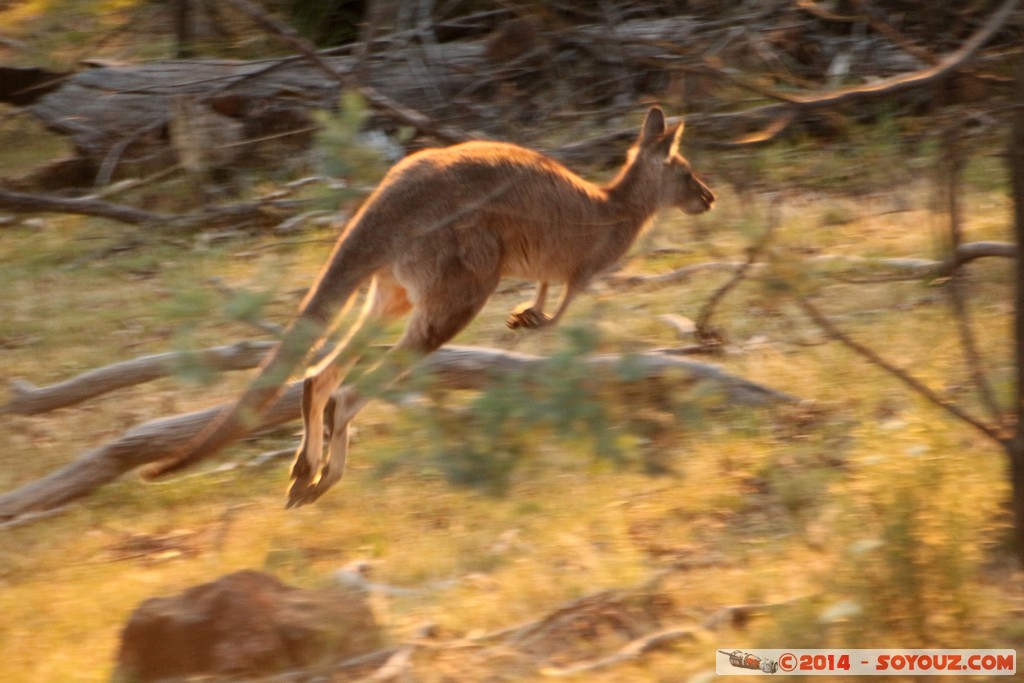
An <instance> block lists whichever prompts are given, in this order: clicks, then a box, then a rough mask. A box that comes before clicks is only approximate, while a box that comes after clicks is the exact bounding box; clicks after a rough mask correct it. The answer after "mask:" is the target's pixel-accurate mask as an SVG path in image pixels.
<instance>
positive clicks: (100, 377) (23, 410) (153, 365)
mask: <svg viewBox="0 0 1024 683" xmlns="http://www.w3.org/2000/svg"><path fill="white" fill-rule="evenodd" d="M274 344H275V342H239V343H237V344H231V345H230V346H217V347H214V348H211V349H203V350H201V351H196V352H171V353H157V354H152V355H148V356H140V357H139V358H134V359H132V360H129V361H124V362H122V363H114V364H113V365H108V366H106V367H102V368H97V369H95V370H89V371H88V372H83V373H82V374H80V375H76V376H75V377H72V378H71V379H68V380H66V381H63V382H58V383H57V384H50V385H47V386H44V387H36V386H33V385H32V384H30V383H29V382H26V381H24V380H14V381H12V382H11V397H10V400H9V401H8V402H7V405H6V406H4V407H3V409H2V410H0V412H4V413H10V414H14V415H38V414H39V413H45V412H48V411H50V410H56V409H57V408H63V407H66V406H70V405H74V404H76V403H81V402H82V401H87V400H89V399H91V398H95V397H97V396H101V395H103V394H106V393H109V392H111V391H116V390H118V389H124V388H125V387H130V386H134V385H136V384H143V383H145V382H152V381H153V380H156V379H160V378H161V377H167V376H168V375H170V374H173V373H174V370H175V368H176V367H181V366H182V365H183V364H185V363H190V364H191V363H194V364H198V365H200V366H201V367H204V368H210V369H211V370H217V371H225V370H246V369H249V368H254V367H256V366H257V365H259V363H260V361H261V360H262V359H263V357H264V356H265V355H266V354H267V352H268V351H269V350H270V349H271V348H273V346H274Z"/></svg>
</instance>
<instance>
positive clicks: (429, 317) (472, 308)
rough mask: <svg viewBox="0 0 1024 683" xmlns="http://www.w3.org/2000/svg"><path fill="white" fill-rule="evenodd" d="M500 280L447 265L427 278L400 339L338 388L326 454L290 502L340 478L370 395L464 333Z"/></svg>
mask: <svg viewBox="0 0 1024 683" xmlns="http://www.w3.org/2000/svg"><path fill="white" fill-rule="evenodd" d="M497 284H498V272H497V268H495V270H494V273H493V274H488V276H485V277H480V276H479V275H478V274H477V273H475V272H473V271H469V270H466V269H464V268H461V269H460V268H459V267H458V266H449V267H448V268H445V269H444V271H443V276H442V277H441V278H440V281H438V282H431V283H428V286H426V287H421V288H419V291H416V292H415V293H414V296H413V297H412V298H413V302H414V303H413V308H412V317H411V318H410V319H409V324H408V326H407V327H406V329H405V332H404V333H403V335H402V337H401V339H400V340H399V341H398V343H397V344H395V346H394V347H393V348H392V349H391V350H390V351H388V353H386V354H385V356H384V358H383V359H381V361H380V362H379V363H378V364H377V365H375V366H374V367H372V368H370V369H368V370H367V371H366V372H364V373H363V374H362V375H361V376H359V377H358V378H357V379H356V381H355V382H354V383H351V384H345V385H343V386H341V387H339V388H338V389H337V390H336V391H334V393H333V395H332V397H331V399H330V401H329V405H328V414H327V415H326V419H327V421H328V423H329V424H330V425H331V428H330V430H329V432H330V441H329V444H328V455H327V458H326V460H324V461H323V463H322V466H321V468H320V471H319V472H318V474H317V475H316V476H314V477H311V478H303V479H299V478H296V479H295V481H293V482H292V485H291V488H290V489H289V491H288V507H295V506H301V505H307V504H309V503H312V502H314V501H315V500H317V499H318V498H319V497H320V496H322V495H323V494H324V493H325V492H326V491H327V490H328V489H329V488H330V487H331V486H332V485H334V484H335V483H336V482H337V481H338V480H339V479H341V477H342V475H343V473H344V467H345V460H346V458H347V455H348V445H349V424H350V423H351V422H352V420H353V418H355V416H356V415H357V414H358V413H359V411H360V410H362V408H363V407H364V406H365V405H366V404H367V403H368V402H369V401H370V399H371V397H372V395H376V394H379V393H380V392H382V391H385V390H386V389H388V388H389V387H391V386H393V385H394V384H395V383H397V382H398V381H399V380H401V379H402V378H403V377H405V376H406V375H407V374H408V373H409V371H410V370H411V369H412V367H413V365H414V363H415V361H416V360H418V359H419V358H422V357H423V356H425V355H427V354H429V353H431V352H433V351H435V350H437V349H438V348H439V347H441V346H442V345H443V344H445V343H446V342H447V341H448V340H450V339H451V338H452V337H454V336H455V335H456V334H458V333H459V332H461V331H462V329H463V328H465V327H466V325H468V324H469V322H470V321H471V320H473V318H475V317H476V315H477V313H479V312H480V309H481V308H483V306H484V304H485V303H486V302H487V299H488V298H489V297H490V295H491V293H492V292H493V291H494V288H495V287H496V286H497ZM332 412H333V414H331V413H332Z"/></svg>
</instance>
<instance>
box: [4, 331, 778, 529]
mask: <svg viewBox="0 0 1024 683" xmlns="http://www.w3.org/2000/svg"><path fill="white" fill-rule="evenodd" d="M581 362H583V363H586V364H587V365H588V366H589V367H590V369H591V372H590V373H589V376H592V377H594V378H595V379H596V380H598V381H606V382H611V383H617V384H619V385H621V386H623V387H629V388H633V389H636V390H638V391H644V392H648V393H650V392H655V391H658V390H659V389H665V390H673V389H676V390H678V389H680V388H687V387H692V386H696V385H708V386H709V387H711V388H713V389H714V390H715V391H717V393H719V394H720V395H721V396H722V397H723V400H724V401H726V402H729V403H733V404H736V405H752V406H760V405H768V404H778V403H794V402H797V399H796V398H795V397H793V396H791V395H789V394H786V393H784V392H781V391H776V390H774V389H770V388H768V387H764V386H762V385H759V384H756V383H754V382H750V381H748V380H745V379H742V378H740V377H737V376H734V375H731V374H729V373H727V372H725V371H724V370H722V369H721V368H719V367H717V366H714V365H711V364H707V363H699V362H696V361H692V360H686V359H681V358H675V357H672V356H667V355H663V354H658V353H641V354H637V355H635V356H620V355H595V356H591V357H587V358H584V359H582V361H581ZM625 367H628V372H624V371H623V372H620V371H619V369H620V368H625ZM421 372H424V373H427V374H429V375H431V376H434V377H436V378H437V379H438V381H440V382H443V383H444V385H445V386H446V387H449V388H453V389H480V388H483V387H485V386H487V384H488V383H490V382H491V381H493V380H494V379H495V378H498V377H507V376H508V375H510V374H514V375H515V376H517V377H519V378H521V380H522V381H523V382H524V383H531V382H536V381H538V380H539V379H541V378H542V377H545V376H547V375H549V374H550V372H551V369H550V365H549V364H548V363H547V359H546V358H543V357H540V356H533V355H528V354H521V353H512V352H507V351H500V350H497V349H487V348H479V347H459V346H450V347H445V348H442V349H440V350H439V351H437V352H435V353H434V354H432V355H431V356H429V357H428V358H426V359H425V360H424V361H423V362H422V364H421ZM301 396H302V382H301V381H298V382H293V383H291V384H289V385H288V386H287V388H286V389H285V391H284V393H283V394H282V395H281V397H280V398H279V399H278V400H277V401H276V402H275V403H274V404H272V405H271V406H270V408H269V409H268V410H267V412H266V414H265V415H263V417H262V418H261V420H260V421H259V423H258V424H257V425H255V426H254V427H253V429H252V430H251V431H253V432H255V431H259V430H263V429H267V428H269V427H273V426H276V425H279V424H282V423H285V422H289V421H291V420H295V419H297V418H298V417H299V415H300V399H301ZM225 408H226V405H220V406H215V407H213V408H207V409H205V410H200V411H197V412H193V413H187V414H184V415H176V416H173V417H164V418H159V419H155V420H150V421H149V422H145V423H143V424H141V425H138V426H136V427H133V428H131V429H129V430H128V431H126V432H125V433H124V434H122V435H121V436H120V437H118V438H116V439H114V440H113V441H110V442H108V443H106V444H104V445H102V446H99V447H97V448H94V449H92V450H89V451H86V452H85V453H83V454H81V455H80V456H79V457H78V458H76V459H75V460H74V461H72V462H71V463H69V464H67V465H65V466H64V467H62V468H60V469H58V470H57V471H55V472H52V473H51V474H49V475H47V476H45V477H43V478H41V479H38V480H36V481H33V482H30V483H28V484H26V485H24V486H22V487H20V488H18V489H15V490H13V491H9V492H7V493H5V494H3V495H0V520H11V519H13V518H16V517H20V516H22V515H25V514H29V513H37V512H39V511H43V510H50V509H53V508H57V507H60V506H62V505H65V504H67V503H68V502H70V501H73V500H76V499H78V498H82V497H84V496H87V495H89V494H90V493H92V492H93V491H95V490H96V489H97V488H99V487H101V486H103V485H104V484H108V483H110V482H112V481H114V480H116V479H118V478H119V477H121V476H122V475H124V474H126V473H128V472H130V471H132V470H134V469H136V468H138V467H141V466H142V465H146V464H148V463H151V462H155V461H158V460H161V459H163V458H166V457H168V456H170V455H171V454H173V453H175V452H176V451H177V450H178V449H180V448H181V445H182V444H183V443H186V442H187V441H188V440H190V439H192V438H195V437H196V435H198V434H199V433H200V432H201V431H202V430H203V429H205V428H206V427H207V426H208V425H210V424H211V423H212V422H213V421H214V420H215V419H216V418H217V416H218V415H220V414H221V412H222V411H223V410H224V409H225Z"/></svg>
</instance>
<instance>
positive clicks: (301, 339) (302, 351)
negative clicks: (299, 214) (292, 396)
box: [143, 237, 384, 479]
mask: <svg viewBox="0 0 1024 683" xmlns="http://www.w3.org/2000/svg"><path fill="white" fill-rule="evenodd" d="M346 241H347V240H346V239H345V238H344V237H343V238H342V239H341V240H340V241H339V242H338V245H337V246H336V247H335V250H334V253H333V254H332V255H331V258H330V260H329V261H328V263H327V265H326V266H325V267H324V269H323V270H322V271H321V273H320V277H319V278H318V279H317V282H316V284H315V285H314V286H313V288H312V289H311V290H310V293H309V294H308V295H307V296H306V300H305V301H304V302H303V304H302V306H301V308H300V312H299V315H298V316H297V317H296V318H295V320H294V321H293V322H292V323H291V324H290V325H289V326H288V329H287V330H286V331H285V333H284V335H283V336H282V339H281V342H280V343H279V344H278V345H277V347H276V348H275V350H274V351H273V352H272V353H271V354H270V355H269V356H268V357H267V358H266V359H265V360H264V361H263V363H262V364H261V365H260V370H259V374H258V375H257V376H256V378H255V379H254V380H253V381H252V383H250V385H249V387H248V389H246V391H245V393H244V394H242V397H241V398H240V399H239V400H238V401H237V402H236V403H235V404H234V405H232V406H230V407H228V408H226V409H225V410H224V412H223V413H221V414H220V415H218V416H217V417H215V418H214V420H213V422H212V423H211V424H210V425H208V426H207V427H206V428H205V429H203V430H202V431H201V432H200V433H199V434H198V435H197V436H196V437H195V438H193V439H192V440H191V441H189V442H187V443H186V444H185V445H184V446H183V447H182V448H181V450H180V451H178V452H177V453H174V454H172V455H170V456H168V457H167V458H165V459H164V460H162V461H160V462H157V463H155V464H153V465H151V466H150V467H148V468H147V469H146V470H144V471H143V476H144V477H146V478H147V479H154V478H157V477H160V476H163V475H165V474H169V473H171V472H175V471H177V470H180V469H183V468H185V467H188V466H189V465H192V464H194V463H197V462H199V461H200V460H202V459H204V458H206V457H209V456H211V455H213V454H214V453H216V452H217V451H219V450H221V449H222V448H224V447H225V446H227V445H228V444H230V443H232V442H233V441H236V440H237V439H239V438H241V437H242V436H244V435H245V434H247V433H248V432H249V431H251V430H252V429H253V428H255V427H256V426H257V425H258V422H259V419H260V417H261V416H262V414H263V412H264V411H265V409H266V408H267V407H268V406H269V405H270V404H271V403H272V402H273V401H274V400H276V399H277V398H278V397H279V396H280V394H281V392H282V390H283V387H284V386H285V384H286V382H287V381H288V376H289V375H290V374H291V373H292V371H293V370H294V369H295V368H296V367H297V366H298V365H299V364H300V363H302V362H303V361H304V360H305V359H306V358H307V357H308V356H309V354H310V352H311V351H312V350H313V349H315V348H316V347H317V346H318V345H319V344H320V343H321V342H322V340H323V338H324V337H325V336H326V335H327V334H328V332H329V331H330V328H331V322H332V321H333V320H335V319H336V318H339V317H341V316H342V315H343V314H344V312H345V311H347V310H348V309H349V308H350V307H351V305H352V302H353V300H354V298H355V293H356V291H357V290H358V289H359V287H360V285H362V283H363V282H364V281H365V280H366V279H368V278H369V277H370V276H371V275H372V274H373V272H374V271H376V270H377V269H378V268H379V267H381V266H382V265H383V263H378V261H382V260H384V259H382V255H380V254H374V255H373V256H375V257H376V258H368V256H369V255H368V254H366V252H365V250H362V249H346V244H345V242H346ZM360 252H362V253H360ZM339 304H341V308H342V311H341V312H338V311H337V308H338V306H339ZM363 317H365V316H363ZM361 322H362V320H360V323H357V325H359V324H361ZM350 337H351V335H350Z"/></svg>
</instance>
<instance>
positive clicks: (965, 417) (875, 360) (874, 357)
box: [796, 296, 1007, 444]
mask: <svg viewBox="0 0 1024 683" xmlns="http://www.w3.org/2000/svg"><path fill="white" fill-rule="evenodd" d="M796 303H797V305H798V306H800V308H801V309H802V310H803V312H804V313H806V314H807V316H808V317H809V318H810V319H811V320H813V321H814V322H815V323H816V324H817V325H818V327H820V328H821V329H822V330H824V331H825V333H826V334H828V335H829V336H830V337H832V338H833V339H835V340H836V341H838V342H840V343H842V344H843V345H844V346H846V347H847V348H849V349H850V350H852V351H854V352H856V353H858V354H860V355H861V356H863V357H864V358H865V359H866V360H867V361H868V362H870V363H871V364H872V365H875V366H877V367H879V368H881V369H883V370H885V371H886V372H888V373H889V374H890V375H892V376H893V377H895V378H896V379H898V380H900V381H901V382H903V384H905V385H907V386H908V387H910V388H911V389H913V390H914V391H915V392H917V393H918V394H919V395H920V396H922V397H924V398H925V399H927V400H928V401H930V402H931V403H933V404H934V405H937V406H938V407H940V408H942V409H943V410H945V411H946V412H948V413H950V414H951V415H953V416H954V417H956V418H958V419H960V420H961V421H963V422H966V423H967V424H969V425H971V426H972V427H974V428H975V429H977V430H978V431H979V432H981V433H982V434H984V435H985V436H987V437H988V438H990V439H992V440H993V441H995V442H997V443H999V444H1005V442H1006V440H1007V437H1006V436H1005V435H1004V434H1003V432H1002V430H1001V429H999V428H998V427H993V426H992V425H990V424H987V423H986V422H983V421H981V420H979V419H978V418H976V417H974V416H973V415H971V414H970V413H968V412H967V411H965V410H964V409H963V408H961V407H959V406H958V405H956V404H954V403H950V402H949V401H947V400H946V399H944V398H942V397H941V396H939V395H938V394H936V393H935V392H934V391H932V390H931V389H930V388H929V387H928V386H927V385H925V384H924V383H922V382H921V380H919V379H917V378H916V377H914V376H913V375H911V374H909V373H908V372H907V371H905V370H903V369H901V368H898V367H896V366H895V365H893V364H892V363H890V362H888V361H887V360H885V359H884V358H882V357H881V356H879V355H878V354H877V353H875V351H873V350H872V349H870V348H868V347H867V346H864V345H863V344H861V343H860V342H857V341H854V340H853V339H851V338H850V337H849V336H848V335H846V334H845V333H844V332H842V331H840V330H839V328H837V327H836V326H835V325H834V324H833V323H832V321H831V320H829V319H828V318H827V317H826V316H825V315H824V314H822V312H821V311H819V310H818V308H817V307H816V306H815V305H814V304H812V303H811V302H810V301H808V300H807V299H805V298H804V297H802V296H797V297H796Z"/></svg>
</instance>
